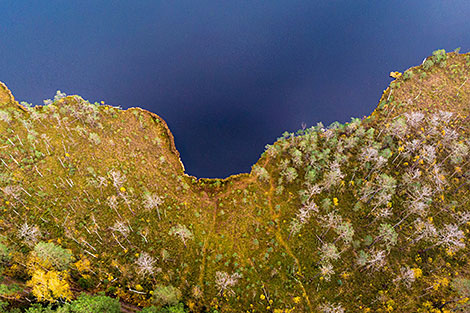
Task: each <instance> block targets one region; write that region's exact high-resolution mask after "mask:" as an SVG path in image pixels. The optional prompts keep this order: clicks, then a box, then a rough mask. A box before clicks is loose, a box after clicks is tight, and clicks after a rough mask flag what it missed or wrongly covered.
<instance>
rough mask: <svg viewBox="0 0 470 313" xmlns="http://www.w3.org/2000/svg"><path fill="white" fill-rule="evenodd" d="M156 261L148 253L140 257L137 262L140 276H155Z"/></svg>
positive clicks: (143, 253)
mask: <svg viewBox="0 0 470 313" xmlns="http://www.w3.org/2000/svg"><path fill="white" fill-rule="evenodd" d="M155 262H156V260H155V258H154V257H152V256H151V255H149V254H148V253H147V252H142V253H141V254H140V255H139V258H138V259H137V260H136V261H135V263H136V265H137V268H138V271H137V272H138V274H139V275H142V276H145V275H153V273H154V271H155V270H154V264H155Z"/></svg>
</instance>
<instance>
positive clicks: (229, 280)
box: [215, 271, 241, 295]
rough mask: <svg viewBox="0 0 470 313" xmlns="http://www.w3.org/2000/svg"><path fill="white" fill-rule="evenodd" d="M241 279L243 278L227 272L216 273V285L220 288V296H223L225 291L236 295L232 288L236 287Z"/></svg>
mask: <svg viewBox="0 0 470 313" xmlns="http://www.w3.org/2000/svg"><path fill="white" fill-rule="evenodd" d="M239 278H241V275H240V274H238V273H233V274H232V275H229V274H228V273H226V272H221V271H217V272H216V273H215V284H216V285H217V287H218V288H219V294H220V295H222V294H223V293H224V291H228V292H230V293H231V294H235V292H234V291H233V290H232V288H231V287H233V286H235V284H236V283H237V282H238V279H239Z"/></svg>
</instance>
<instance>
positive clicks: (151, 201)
mask: <svg viewBox="0 0 470 313" xmlns="http://www.w3.org/2000/svg"><path fill="white" fill-rule="evenodd" d="M162 203H163V199H162V197H160V196H157V195H156V194H152V193H146V194H145V195H144V207H145V208H146V209H147V210H149V211H150V210H152V209H156V210H157V215H158V219H161V218H160V210H159V209H158V207H159V206H160V205H161V204H162Z"/></svg>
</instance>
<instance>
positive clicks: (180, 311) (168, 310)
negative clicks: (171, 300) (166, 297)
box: [141, 302, 188, 313]
mask: <svg viewBox="0 0 470 313" xmlns="http://www.w3.org/2000/svg"><path fill="white" fill-rule="evenodd" d="M186 312H188V311H187V310H186V309H185V308H184V305H183V303H181V302H180V303H178V304H177V305H172V306H168V307H164V308H161V309H158V308H156V307H154V306H151V307H148V308H144V309H142V311H141V313H186Z"/></svg>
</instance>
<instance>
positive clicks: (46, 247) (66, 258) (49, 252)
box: [34, 242, 72, 270]
mask: <svg viewBox="0 0 470 313" xmlns="http://www.w3.org/2000/svg"><path fill="white" fill-rule="evenodd" d="M34 253H35V254H36V256H37V257H38V258H39V259H40V260H41V261H42V262H44V263H45V264H50V265H51V266H53V267H54V268H56V269H57V270H65V269H67V268H68V267H69V265H70V262H71V260H72V253H71V252H70V251H68V250H65V249H64V248H62V247H60V246H56V245H55V244H53V243H52V242H47V243H46V242H39V243H38V244H37V245H36V246H35V247H34Z"/></svg>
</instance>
